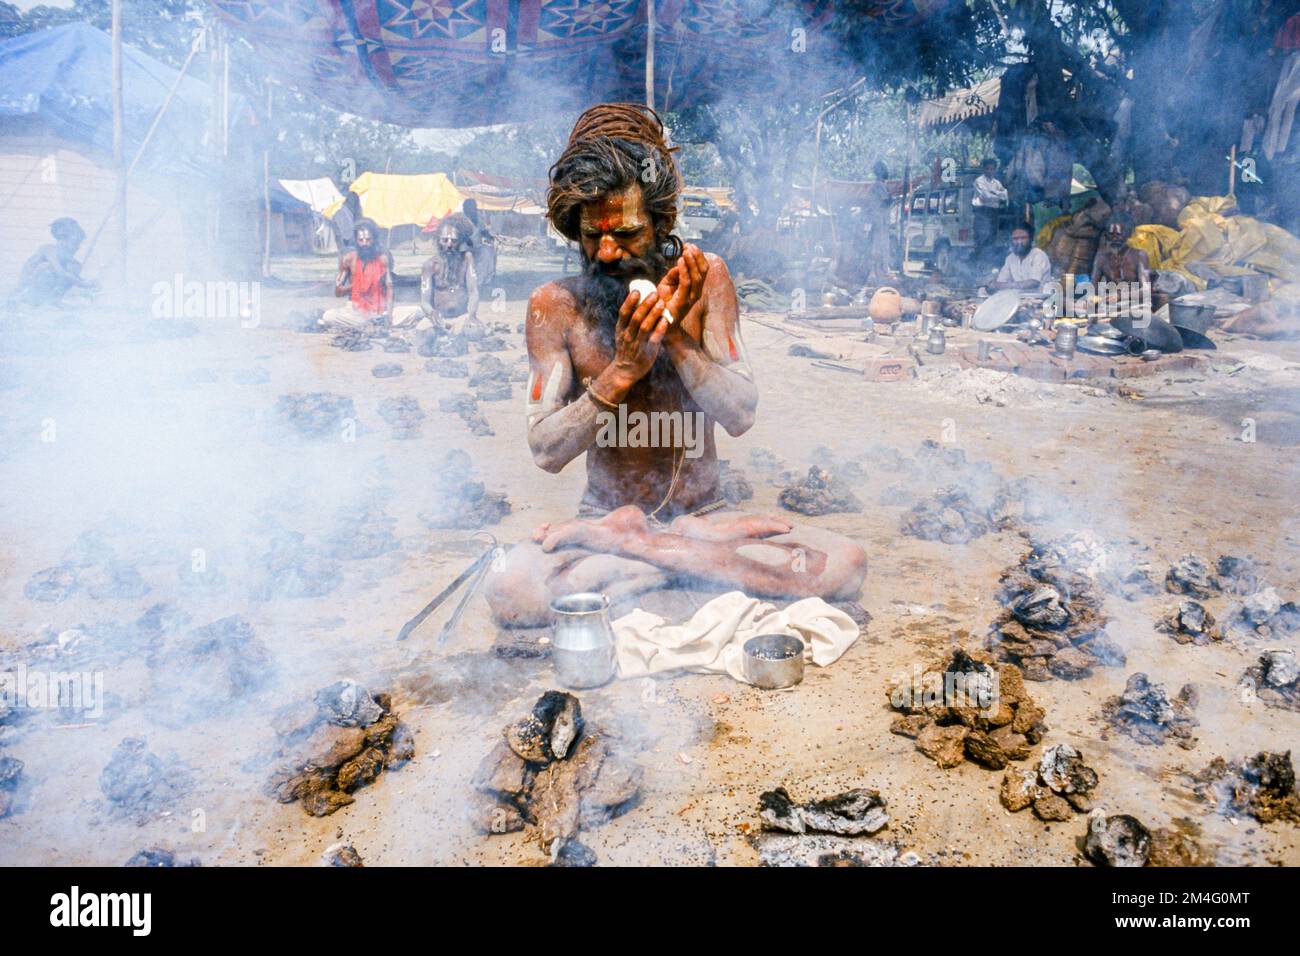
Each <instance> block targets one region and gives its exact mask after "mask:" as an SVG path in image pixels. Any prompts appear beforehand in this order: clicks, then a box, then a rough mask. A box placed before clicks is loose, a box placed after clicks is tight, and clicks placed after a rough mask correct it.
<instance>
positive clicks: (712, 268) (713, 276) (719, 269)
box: [704, 252, 735, 288]
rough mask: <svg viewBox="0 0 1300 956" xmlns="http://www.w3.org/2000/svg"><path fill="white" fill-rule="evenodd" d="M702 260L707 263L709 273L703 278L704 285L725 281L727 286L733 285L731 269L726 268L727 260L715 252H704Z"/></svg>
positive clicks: (732, 286)
mask: <svg viewBox="0 0 1300 956" xmlns="http://www.w3.org/2000/svg"><path fill="white" fill-rule="evenodd" d="M704 260H705V261H706V262H707V263H708V264H709V274H708V275H707V276H705V278H704V284H705V285H706V286H709V285H718V284H719V283H725V284H726V286H727V287H728V288H734V287H735V283H734V282H732V279H731V270H730V269H728V268H727V261H726V260H725V259H723V258H722V256H720V255H718V254H717V253H716V252H706V253H705V254H704Z"/></svg>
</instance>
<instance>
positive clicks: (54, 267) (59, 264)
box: [15, 216, 99, 306]
mask: <svg viewBox="0 0 1300 956" xmlns="http://www.w3.org/2000/svg"><path fill="white" fill-rule="evenodd" d="M50 235H52V236H53V237H54V241H53V242H50V243H46V244H45V245H43V246H41V247H40V248H39V249H37V250H36V251H35V252H34V253H32V255H31V257H30V258H29V259H28V260H27V261H26V262H25V263H23V269H22V273H21V274H20V276H19V280H18V291H17V294H16V295H15V299H16V301H17V302H18V303H20V304H25V305H36V306H52V305H61V304H62V303H63V297H64V296H66V295H67V294H68V293H69V292H71V291H73V290H79V291H81V292H83V293H90V292H94V291H96V290H98V289H99V283H98V282H95V281H93V280H90V279H83V278H81V263H80V262H78V261H77V250H78V249H80V248H81V244H82V243H83V242H85V241H86V233H85V232H84V231H83V230H82V228H81V225H80V224H79V223H78V222H77V220H75V219H71V218H69V217H67V216H64V217H63V218H61V219H56V220H54V222H52V223H50Z"/></svg>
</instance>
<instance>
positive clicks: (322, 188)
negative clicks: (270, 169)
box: [280, 176, 343, 213]
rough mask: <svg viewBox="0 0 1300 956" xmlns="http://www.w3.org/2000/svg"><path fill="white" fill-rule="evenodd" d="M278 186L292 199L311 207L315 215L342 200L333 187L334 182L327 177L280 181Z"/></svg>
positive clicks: (335, 187)
mask: <svg viewBox="0 0 1300 956" xmlns="http://www.w3.org/2000/svg"><path fill="white" fill-rule="evenodd" d="M280 185H281V186H283V187H284V191H285V192H287V193H288V194H289V195H290V196H292V197H293V198H294V199H300V200H302V201H303V202H305V203H306V204H307V205H308V206H311V211H312V212H315V213H321V212H324V211H325V210H326V209H327V208H328V207H330V206H332V205H334V204H335V203H336V202H338V201H339V200H340V199H342V198H343V194H342V193H341V192H339V188H338V187H337V186H335V185H334V180H332V179H330V178H329V177H328V176H322V177H321V178H320V179H282V180H280Z"/></svg>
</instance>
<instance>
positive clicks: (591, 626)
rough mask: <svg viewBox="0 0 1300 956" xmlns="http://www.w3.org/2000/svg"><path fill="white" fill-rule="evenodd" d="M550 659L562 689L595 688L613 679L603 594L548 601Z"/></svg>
mask: <svg viewBox="0 0 1300 956" xmlns="http://www.w3.org/2000/svg"><path fill="white" fill-rule="evenodd" d="M551 613H552V614H553V615H554V616H555V621H554V624H553V625H552V633H551V659H552V660H553V661H554V662H555V673H556V676H557V677H559V679H560V682H561V683H563V684H564V685H565V686H566V687H571V688H574V689H578V690H581V689H582V688H584V687H599V686H600V685H601V684H604V683H606V682H607V681H609V679H610V678H611V677H613V676H614V669H615V653H614V628H613V626H611V624H610V623H609V598H608V597H607V596H606V595H604V594H597V593H594V592H582V593H578V594H566V595H565V596H564V597H559V598H556V599H555V600H554V601H552V602H551Z"/></svg>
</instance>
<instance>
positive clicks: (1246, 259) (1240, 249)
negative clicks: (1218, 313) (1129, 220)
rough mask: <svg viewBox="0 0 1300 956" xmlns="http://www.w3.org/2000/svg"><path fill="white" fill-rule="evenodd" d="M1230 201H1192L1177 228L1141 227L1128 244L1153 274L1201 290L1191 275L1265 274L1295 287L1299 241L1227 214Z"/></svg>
mask: <svg viewBox="0 0 1300 956" xmlns="http://www.w3.org/2000/svg"><path fill="white" fill-rule="evenodd" d="M1236 208H1237V203H1236V200H1234V199H1233V198H1232V197H1231V196H1197V197H1196V198H1194V199H1193V200H1192V201H1191V202H1189V203H1188V204H1187V205H1186V206H1184V207H1183V211H1182V212H1180V213H1179V214H1178V229H1170V228H1168V227H1166V226H1157V225H1143V226H1138V227H1137V228H1136V229H1135V230H1133V236H1132V238H1131V239H1129V245H1130V246H1134V247H1135V248H1138V249H1141V250H1143V251H1144V252H1146V254H1147V258H1149V259H1150V260H1151V267H1152V268H1153V269H1166V270H1173V271H1175V272H1181V273H1182V274H1183V275H1185V276H1187V278H1188V279H1190V280H1191V281H1192V283H1193V284H1195V285H1196V287H1197V288H1198V289H1204V288H1205V286H1206V282H1205V279H1203V278H1201V277H1200V276H1197V275H1193V274H1192V273H1191V272H1190V271H1189V270H1188V269H1187V265H1188V263H1192V262H1195V263H1196V265H1197V271H1199V272H1209V273H1212V274H1214V275H1216V276H1219V277H1221V278H1222V277H1226V276H1233V275H1252V274H1256V273H1260V272H1262V273H1265V274H1267V275H1271V276H1274V277H1276V278H1279V279H1282V280H1283V281H1285V282H1300V239H1297V238H1296V237H1295V236H1293V235H1291V234H1290V233H1289V232H1287V231H1286V230H1285V229H1281V228H1279V227H1278V226H1274V225H1272V224H1271V223H1267V222H1260V221H1259V220H1258V219H1255V218H1254V217H1252V216H1236V215H1231V213H1233V212H1234V211H1235V210H1236Z"/></svg>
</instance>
